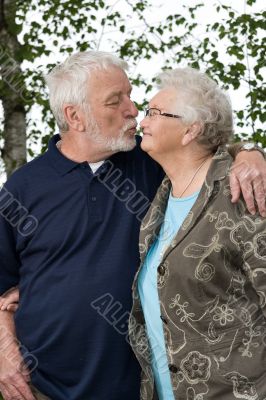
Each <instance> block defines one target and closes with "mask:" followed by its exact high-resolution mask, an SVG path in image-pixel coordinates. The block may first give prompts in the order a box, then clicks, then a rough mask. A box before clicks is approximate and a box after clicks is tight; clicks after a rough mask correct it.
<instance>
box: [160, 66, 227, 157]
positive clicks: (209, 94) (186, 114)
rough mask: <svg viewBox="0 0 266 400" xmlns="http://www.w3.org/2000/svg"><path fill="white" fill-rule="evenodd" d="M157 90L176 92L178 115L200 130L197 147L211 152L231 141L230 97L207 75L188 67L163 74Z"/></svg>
mask: <svg viewBox="0 0 266 400" xmlns="http://www.w3.org/2000/svg"><path fill="white" fill-rule="evenodd" d="M157 83H158V87H159V89H166V88H173V89H175V90H176V92H177V98H176V100H177V101H176V107H177V113H178V114H179V115H181V116H182V120H183V121H184V122H185V123H194V122H199V123H200V125H201V126H202V129H201V133H200V135H199V136H198V139H197V141H198V143H199V144H202V145H203V146H204V147H206V148H207V149H209V150H211V151H215V150H216V149H217V147H218V146H219V145H223V144H226V143H228V142H229V141H230V139H232V137H233V115H232V106H231V102H230V99H229V97H228V96H227V95H226V94H225V93H224V92H223V90H222V89H221V88H220V87H219V86H218V85H217V83H216V82H214V81H213V80H212V79H211V78H209V77H208V76H207V75H206V74H204V73H202V72H200V71H198V70H196V69H193V68H190V67H187V68H176V69H172V70H167V71H164V72H162V73H161V74H160V75H158V77H157Z"/></svg>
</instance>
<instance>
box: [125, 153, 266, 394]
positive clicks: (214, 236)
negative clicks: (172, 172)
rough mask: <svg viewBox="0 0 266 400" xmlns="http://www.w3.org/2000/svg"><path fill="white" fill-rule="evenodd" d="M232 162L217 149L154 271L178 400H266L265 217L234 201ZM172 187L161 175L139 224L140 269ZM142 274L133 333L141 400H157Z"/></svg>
mask: <svg viewBox="0 0 266 400" xmlns="http://www.w3.org/2000/svg"><path fill="white" fill-rule="evenodd" d="M231 164H232V159H231V157H230V155H229V154H228V153H227V152H226V150H225V149H224V148H219V149H218V151H217V153H216V154H215V156H214V159H213V162H212V164H211V166H210V168H209V171H208V175H207V177H206V180H205V182H204V184H203V186H202V189H201V191H200V194H199V196H198V199H197V201H196V202H195V204H194V206H193V207H192V209H191V211H190V212H189V214H188V215H187V217H186V219H185V221H184V223H183V225H182V226H181V228H180V229H179V231H178V233H177V235H176V236H175V238H174V239H173V241H172V242H171V244H170V246H169V247H168V248H167V249H166V251H165V253H164V256H163V258H162V261H161V263H160V265H159V266H158V270H157V278H158V279H157V286H158V293H159V299H160V309H161V320H162V323H163V328H164V337H165V345H166V351H167V357H168V366H167V368H168V369H169V371H170V375H171V382H172V387H173V392H174V396H175V399H178V400H206V399H211V400H216V399H217V400H231V399H232V400H233V399H246V400H257V399H259V400H264V399H265V400H266V219H265V218H261V217H260V216H258V215H254V216H252V215H250V214H248V212H247V211H246V208H245V205H244V203H243V201H241V200H240V201H239V202H238V203H237V204H232V203H231V195H230V187H229V178H228V172H229V169H230V167H231ZM170 188H171V183H170V181H169V179H168V178H167V177H165V179H164V181H163V182H162V184H161V186H160V188H159V190H158V192H157V195H156V197H155V199H154V201H153V203H152V205H151V207H150V209H149V211H148V213H147V215H146V216H145V218H144V220H143V223H142V226H141V233H140V254H141V266H142V265H143V262H144V259H145V256H146V255H147V252H148V250H149V248H150V246H151V244H152V243H153V241H154V240H155V238H156V235H157V234H158V233H159V230H160V226H161V223H162V221H163V219H164V213H165V210H166V206H167V201H168V196H169V191H170ZM141 266H140V268H141ZM137 277H138V273H137V275H136V277H135V280H134V284H133V308H132V313H131V318H130V323H129V336H130V342H131V345H132V347H133V350H134V352H135V354H136V356H137V358H138V360H139V362H140V364H141V367H142V384H141V399H142V400H152V399H157V394H156V389H155V388H154V380H153V373H152V369H151V365H150V349H149V343H148V339H147V335H146V330H145V321H144V316H143V312H142V308H141V304H140V299H139V296H138V291H137Z"/></svg>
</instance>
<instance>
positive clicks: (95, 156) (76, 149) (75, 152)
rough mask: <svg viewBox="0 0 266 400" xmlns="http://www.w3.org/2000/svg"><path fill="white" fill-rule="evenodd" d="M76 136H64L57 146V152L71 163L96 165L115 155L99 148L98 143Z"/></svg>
mask: <svg viewBox="0 0 266 400" xmlns="http://www.w3.org/2000/svg"><path fill="white" fill-rule="evenodd" d="M76 136H77V137H74V136H73V135H69V134H64V135H62V139H61V140H60V143H59V144H58V145H57V147H58V149H59V151H60V152H61V153H62V154H63V155H64V156H65V157H67V158H68V159H70V160H72V161H75V162H78V163H81V162H84V161H87V162H88V163H96V162H99V161H104V160H106V159H107V158H109V157H110V156H111V155H112V154H114V153H115V152H112V151H107V150H104V149H102V148H100V147H101V146H100V145H99V144H98V143H94V142H93V141H92V140H90V139H89V138H88V137H85V136H83V137H79V136H78V135H76ZM57 143H58V142H57Z"/></svg>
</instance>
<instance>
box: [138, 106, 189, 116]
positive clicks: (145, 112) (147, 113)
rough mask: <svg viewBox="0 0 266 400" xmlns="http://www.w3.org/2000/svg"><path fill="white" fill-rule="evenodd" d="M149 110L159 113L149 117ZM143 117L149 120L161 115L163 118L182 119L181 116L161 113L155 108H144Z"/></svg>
mask: <svg viewBox="0 0 266 400" xmlns="http://www.w3.org/2000/svg"><path fill="white" fill-rule="evenodd" d="M150 110H157V111H159V113H158V114H155V115H152V116H151V115H149V112H150ZM144 115H145V117H149V118H151V117H155V116H156V115H163V116H164V117H170V118H182V117H181V115H177V114H170V113H163V112H162V111H161V110H159V108H156V107H151V108H145V110H144Z"/></svg>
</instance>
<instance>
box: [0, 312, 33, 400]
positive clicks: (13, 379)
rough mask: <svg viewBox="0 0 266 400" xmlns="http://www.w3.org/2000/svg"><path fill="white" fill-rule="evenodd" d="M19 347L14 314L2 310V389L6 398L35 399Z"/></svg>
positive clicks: (0, 344) (0, 364)
mask: <svg viewBox="0 0 266 400" xmlns="http://www.w3.org/2000/svg"><path fill="white" fill-rule="evenodd" d="M19 349H20V345H19V342H18V340H17V338H16V333H15V325H14V316H13V314H12V313H10V312H8V311H0V391H1V393H2V395H3V397H4V399H5V400H14V399H21V400H35V399H34V396H33V394H32V392H31V390H30V387H29V381H30V376H29V372H28V370H27V368H26V367H25V365H24V363H23V359H22V356H21V354H20V350H19Z"/></svg>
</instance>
